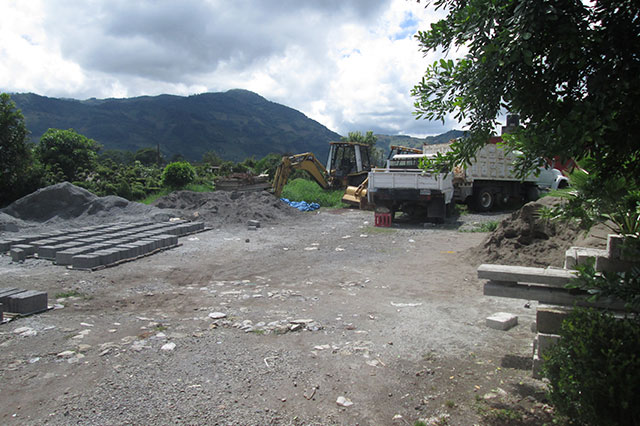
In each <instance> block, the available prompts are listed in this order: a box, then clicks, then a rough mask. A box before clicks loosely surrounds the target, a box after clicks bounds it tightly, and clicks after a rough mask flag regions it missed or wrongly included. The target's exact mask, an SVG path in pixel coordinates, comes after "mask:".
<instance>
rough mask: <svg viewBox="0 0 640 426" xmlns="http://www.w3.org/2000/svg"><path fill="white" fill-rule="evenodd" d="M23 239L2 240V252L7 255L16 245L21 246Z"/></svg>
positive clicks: (0, 246)
mask: <svg viewBox="0 0 640 426" xmlns="http://www.w3.org/2000/svg"><path fill="white" fill-rule="evenodd" d="M21 243H22V238H12V237H6V238H3V239H2V240H0V252H3V253H6V252H8V251H9V250H10V249H11V246H12V245H14V244H21Z"/></svg>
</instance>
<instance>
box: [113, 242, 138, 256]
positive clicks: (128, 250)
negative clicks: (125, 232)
mask: <svg viewBox="0 0 640 426" xmlns="http://www.w3.org/2000/svg"><path fill="white" fill-rule="evenodd" d="M115 248H116V249H117V250H120V251H121V252H122V253H123V254H122V258H123V259H133V258H136V257H138V247H136V246H133V245H128V244H123V245H119V246H116V247H115Z"/></svg>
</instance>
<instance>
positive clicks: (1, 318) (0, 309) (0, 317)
mask: <svg viewBox="0 0 640 426" xmlns="http://www.w3.org/2000/svg"><path fill="white" fill-rule="evenodd" d="M3 321H4V304H2V303H0V324H2V322H3Z"/></svg>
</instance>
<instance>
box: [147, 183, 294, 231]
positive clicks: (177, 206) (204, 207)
mask: <svg viewBox="0 0 640 426" xmlns="http://www.w3.org/2000/svg"><path fill="white" fill-rule="evenodd" d="M152 204H153V205H154V206H156V207H159V208H162V209H172V210H174V211H175V212H176V213H177V215H178V216H180V217H183V218H185V219H191V220H200V221H203V222H205V223H206V224H207V225H209V226H220V225H227V224H246V223H247V221H248V220H259V221H261V222H262V223H265V224H275V223H282V222H286V221H290V220H292V219H294V218H297V217H300V216H302V215H303V214H304V213H302V212H300V211H298V210H297V209H294V208H293V207H291V206H289V205H288V204H286V203H285V202H283V201H281V200H280V199H278V198H277V197H275V196H274V195H273V194H270V193H268V192H266V191H260V192H255V191H214V192H193V191H176V192H172V193H171V194H169V195H167V196H165V197H162V198H159V199H157V200H156V201H155V202H153V203H152Z"/></svg>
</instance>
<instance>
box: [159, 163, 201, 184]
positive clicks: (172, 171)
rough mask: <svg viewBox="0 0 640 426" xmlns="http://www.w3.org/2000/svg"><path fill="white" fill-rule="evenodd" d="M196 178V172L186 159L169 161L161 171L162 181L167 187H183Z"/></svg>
mask: <svg viewBox="0 0 640 426" xmlns="http://www.w3.org/2000/svg"><path fill="white" fill-rule="evenodd" d="M195 178H196V172H195V170H194V169H193V167H192V166H191V164H189V163H187V162H186V161H180V162H176V163H169V164H167V167H165V168H164V171H163V172H162V183H163V184H164V186H167V187H169V188H173V189H178V188H184V187H185V186H187V185H188V184H190V183H191V182H193V181H194V180H195Z"/></svg>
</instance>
